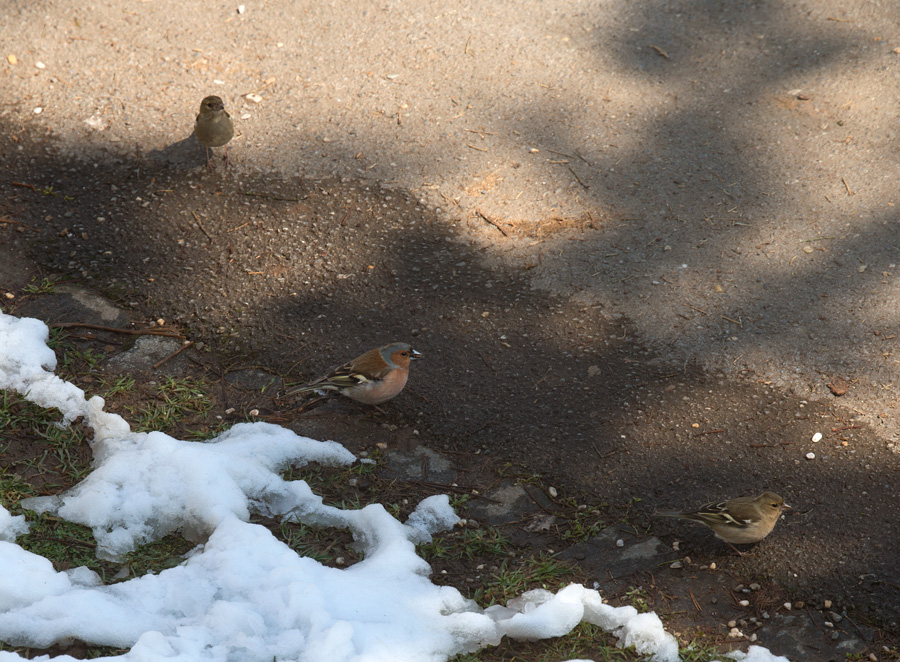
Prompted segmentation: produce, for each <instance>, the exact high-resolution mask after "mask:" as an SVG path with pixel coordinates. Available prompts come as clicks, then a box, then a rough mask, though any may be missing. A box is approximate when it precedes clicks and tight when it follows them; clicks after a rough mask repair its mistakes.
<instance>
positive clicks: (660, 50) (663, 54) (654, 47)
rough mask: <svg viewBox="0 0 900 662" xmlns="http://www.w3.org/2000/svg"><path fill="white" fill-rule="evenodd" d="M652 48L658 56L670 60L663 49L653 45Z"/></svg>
mask: <svg viewBox="0 0 900 662" xmlns="http://www.w3.org/2000/svg"><path fill="white" fill-rule="evenodd" d="M650 48H652V49H653V50H655V51H656V53H657V54H658V55H662V56H663V57H664V58H666V59H667V60H668V59H669V54H668V53H666V52H665V51H664V50H663V49H661V48H660V47H659V46H654V45H653V44H650Z"/></svg>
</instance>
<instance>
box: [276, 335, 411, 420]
mask: <svg viewBox="0 0 900 662" xmlns="http://www.w3.org/2000/svg"><path fill="white" fill-rule="evenodd" d="M421 356H422V355H421V354H420V353H419V352H417V351H416V350H414V349H413V348H412V347H410V346H409V345H408V344H407V343H405V342H395V343H391V344H390V345H385V346H384V347H377V348H375V349H371V350H369V351H368V352H366V353H365V354H362V355H361V356H357V357H356V358H355V359H353V360H352V361H349V362H348V363H345V364H344V365H342V366H341V367H340V368H337V369H335V370H333V371H332V372H330V373H328V374H327V375H326V376H325V377H322V378H320V379H317V380H316V381H314V382H310V383H309V384H305V385H303V386H298V387H296V388H293V389H291V390H289V391H287V392H286V393H285V395H286V396H287V395H296V394H298V393H307V392H309V391H331V392H333V393H340V394H341V395H345V396H347V397H348V398H350V399H351V400H356V401H357V402H361V403H363V404H364V405H380V404H381V403H382V402H387V401H388V400H390V399H391V398H393V397H394V396H396V395H397V394H398V393H400V391H402V390H403V387H404V386H406V380H407V378H408V377H409V365H410V362H411V361H413V360H415V359H418V358H420V357H421Z"/></svg>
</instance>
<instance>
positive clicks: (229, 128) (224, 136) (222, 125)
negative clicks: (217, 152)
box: [194, 96, 234, 170]
mask: <svg viewBox="0 0 900 662" xmlns="http://www.w3.org/2000/svg"><path fill="white" fill-rule="evenodd" d="M194 135H195V136H196V137H197V142H199V143H200V144H201V145H203V146H204V147H205V148H206V167H207V168H209V169H210V170H212V167H213V166H212V162H211V161H210V160H209V148H210V147H221V146H222V145H227V144H228V141H230V140H231V139H232V138H233V137H234V123H233V122H232V121H231V115H229V114H228V112H227V111H226V110H225V104H224V103H222V99H221V98H219V97H217V96H209V97H206V98H205V99H203V101H201V102H200V114H199V115H197V121H196V122H194ZM225 165H226V166H227V165H228V147H226V148H225Z"/></svg>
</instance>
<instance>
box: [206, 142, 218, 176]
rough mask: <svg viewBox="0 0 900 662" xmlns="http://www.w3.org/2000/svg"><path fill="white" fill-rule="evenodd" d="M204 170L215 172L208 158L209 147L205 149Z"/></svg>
mask: <svg viewBox="0 0 900 662" xmlns="http://www.w3.org/2000/svg"><path fill="white" fill-rule="evenodd" d="M206 169H207V170H215V169H216V167H215V166H214V165H213V162H212V160H210V158H209V147H207V148H206Z"/></svg>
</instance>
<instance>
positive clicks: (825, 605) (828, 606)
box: [822, 600, 831, 609]
mask: <svg viewBox="0 0 900 662" xmlns="http://www.w3.org/2000/svg"><path fill="white" fill-rule="evenodd" d="M822 606H823V607H825V609H831V600H826V601H825V602H824V603H823V604H822Z"/></svg>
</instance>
